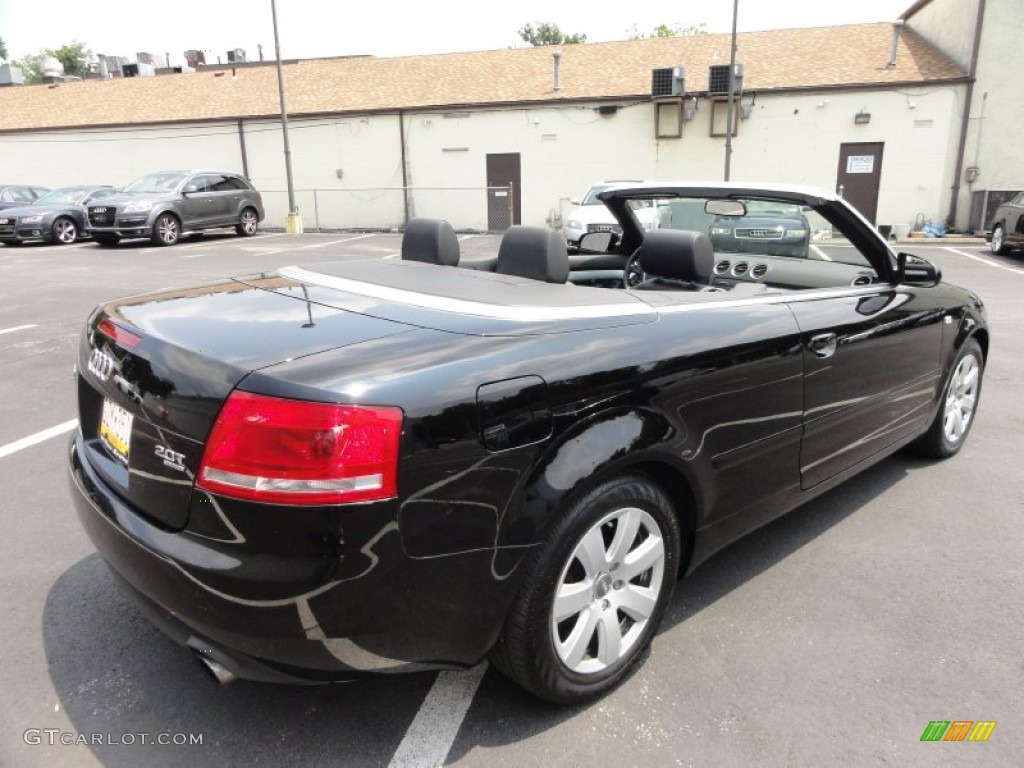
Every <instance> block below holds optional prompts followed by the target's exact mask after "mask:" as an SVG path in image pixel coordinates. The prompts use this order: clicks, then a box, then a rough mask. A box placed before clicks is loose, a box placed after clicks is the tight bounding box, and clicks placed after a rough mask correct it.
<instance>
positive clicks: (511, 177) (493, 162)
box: [487, 152, 522, 232]
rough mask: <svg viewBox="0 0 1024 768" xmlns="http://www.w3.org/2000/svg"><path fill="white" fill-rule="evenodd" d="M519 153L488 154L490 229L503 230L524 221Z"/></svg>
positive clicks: (488, 211) (488, 227) (488, 224)
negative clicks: (522, 217)
mask: <svg viewBox="0 0 1024 768" xmlns="http://www.w3.org/2000/svg"><path fill="white" fill-rule="evenodd" d="M521 188H522V186H521V184H520V166H519V153H518V152H509V153H505V154H500V155H488V156H487V229H489V230H490V231H492V232H503V231H504V230H506V229H508V228H509V227H510V226H511V225H513V224H519V223H521V221H522V219H521V215H522V200H521V198H520V189H521Z"/></svg>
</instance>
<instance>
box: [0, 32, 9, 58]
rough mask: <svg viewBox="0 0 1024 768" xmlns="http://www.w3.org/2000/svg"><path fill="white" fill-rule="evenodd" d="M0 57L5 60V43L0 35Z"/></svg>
mask: <svg viewBox="0 0 1024 768" xmlns="http://www.w3.org/2000/svg"><path fill="white" fill-rule="evenodd" d="M0 59H3V60H4V61H7V43H5V42H4V39H3V38H2V37H0Z"/></svg>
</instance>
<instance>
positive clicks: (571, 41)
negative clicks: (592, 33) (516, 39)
mask: <svg viewBox="0 0 1024 768" xmlns="http://www.w3.org/2000/svg"><path fill="white" fill-rule="evenodd" d="M519 36H520V37H521V38H522V39H523V42H526V43H529V44H530V45H533V46H540V45H575V44H576V43H585V42H587V36H586V35H584V34H573V35H567V34H564V33H563V32H562V30H560V29H559V28H558V25H557V24H548V23H547V22H537V23H536V24H527V25H526V26H524V27H523V28H522V29H520V30H519Z"/></svg>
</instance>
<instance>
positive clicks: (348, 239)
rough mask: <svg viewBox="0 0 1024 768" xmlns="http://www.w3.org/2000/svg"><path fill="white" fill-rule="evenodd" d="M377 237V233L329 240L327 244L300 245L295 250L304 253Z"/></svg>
mask: <svg viewBox="0 0 1024 768" xmlns="http://www.w3.org/2000/svg"><path fill="white" fill-rule="evenodd" d="M376 236H377V234H376V233H371V234H369V235H356V236H355V237H346V238H344V239H342V240H328V241H327V242H326V243H313V244H312V245H300V246H299V247H298V248H296V249H295V250H296V251H304V250H306V249H307V248H323V247H324V246H325V245H336V244H337V243H352V242H355V241H356V240H365V239H366V238H368V237H376Z"/></svg>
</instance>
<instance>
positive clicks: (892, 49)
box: [885, 19, 904, 68]
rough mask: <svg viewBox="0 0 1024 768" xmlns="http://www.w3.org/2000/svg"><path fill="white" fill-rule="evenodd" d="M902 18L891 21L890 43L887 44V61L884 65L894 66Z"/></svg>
mask: <svg viewBox="0 0 1024 768" xmlns="http://www.w3.org/2000/svg"><path fill="white" fill-rule="evenodd" d="M903 24H904V21H903V19H896V21H894V22H893V23H892V43H890V44H889V61H888V62H887V63H886V65H885V66H887V67H890V68H892V67H895V66H896V51H897V50H898V48H899V44H900V32H901V31H902V30H903Z"/></svg>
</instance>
